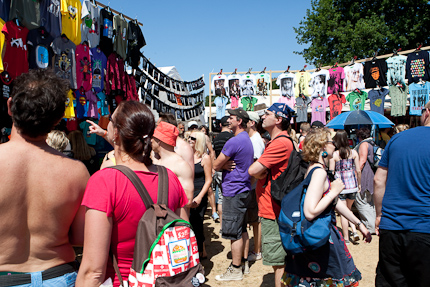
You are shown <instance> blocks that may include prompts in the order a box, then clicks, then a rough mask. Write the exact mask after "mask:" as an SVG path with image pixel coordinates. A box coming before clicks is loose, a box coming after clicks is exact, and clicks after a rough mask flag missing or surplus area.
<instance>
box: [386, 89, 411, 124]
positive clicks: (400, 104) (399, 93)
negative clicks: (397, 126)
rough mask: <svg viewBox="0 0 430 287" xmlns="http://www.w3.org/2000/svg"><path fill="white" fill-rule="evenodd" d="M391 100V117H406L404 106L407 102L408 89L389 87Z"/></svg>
mask: <svg viewBox="0 0 430 287" xmlns="http://www.w3.org/2000/svg"><path fill="white" fill-rule="evenodd" d="M388 90H389V91H390V98H391V116H393V117H401V116H404V115H406V104H407V101H408V94H409V87H408V86H406V85H403V86H400V87H399V86H389V87H388Z"/></svg>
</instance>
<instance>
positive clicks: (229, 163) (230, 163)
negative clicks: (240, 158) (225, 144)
mask: <svg viewBox="0 0 430 287" xmlns="http://www.w3.org/2000/svg"><path fill="white" fill-rule="evenodd" d="M235 168H236V163H235V162H234V161H232V160H229V161H227V162H226V163H225V164H224V165H223V166H222V169H225V170H228V171H232V170H234V169H235Z"/></svg>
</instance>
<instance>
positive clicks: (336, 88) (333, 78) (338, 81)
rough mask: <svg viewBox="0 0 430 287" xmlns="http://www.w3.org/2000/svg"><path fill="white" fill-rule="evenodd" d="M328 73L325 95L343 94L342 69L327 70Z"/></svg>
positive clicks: (343, 76) (343, 73) (343, 75)
mask: <svg viewBox="0 0 430 287" xmlns="http://www.w3.org/2000/svg"><path fill="white" fill-rule="evenodd" d="M328 71H329V73H330V79H329V80H328V88H327V93H329V94H334V93H336V92H343V89H344V87H343V86H344V84H343V82H344V79H345V70H344V68H343V67H333V68H331V69H330V70H328Z"/></svg>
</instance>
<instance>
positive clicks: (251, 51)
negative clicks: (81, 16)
mask: <svg viewBox="0 0 430 287" xmlns="http://www.w3.org/2000/svg"><path fill="white" fill-rule="evenodd" d="M101 2H102V3H103V4H106V5H108V4H109V6H110V7H111V8H112V9H115V10H118V11H122V12H123V13H124V14H125V15H127V16H130V17H132V18H135V17H136V16H137V19H138V21H139V22H141V23H143V27H142V31H143V34H144V36H145V39H146V43H147V45H146V46H145V47H144V48H143V49H142V50H143V53H144V55H145V56H146V57H147V58H150V61H151V62H152V63H154V64H155V65H156V66H157V67H164V66H175V67H176V69H177V70H178V72H179V73H180V74H181V77H182V78H183V80H185V81H191V80H194V79H197V78H198V77H200V76H201V75H202V74H204V75H205V81H206V87H207V88H206V92H208V86H209V85H208V79H209V73H210V72H219V70H220V69H221V68H222V69H223V70H224V72H233V71H234V69H235V68H237V69H238V71H248V69H249V68H253V69H252V70H253V71H261V70H262V69H263V68H264V67H267V70H285V69H286V68H287V67H288V66H289V65H290V66H291V69H292V70H293V69H294V70H300V69H302V68H303V66H304V65H305V64H306V63H305V60H304V59H303V57H301V56H300V55H296V54H294V53H293V51H298V50H302V49H303V46H300V45H298V44H297V40H296V37H295V36H296V35H295V33H294V30H293V27H298V26H299V22H300V21H301V20H302V19H303V18H304V16H305V15H306V9H309V8H310V7H311V5H310V0H298V1H297V0H296V1H293V0H274V1H254V0H248V1H242V0H230V1H226V0H219V1H203V0H186V1H175V0H166V1H162V0H158V1H142V0H140V1H137V0H133V1H130V0H122V1H120V0H112V1H110V2H107V1H101ZM310 67H311V66H310V65H308V68H310Z"/></svg>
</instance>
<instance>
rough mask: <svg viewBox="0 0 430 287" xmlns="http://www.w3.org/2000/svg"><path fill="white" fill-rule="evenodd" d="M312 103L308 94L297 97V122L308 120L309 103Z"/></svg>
mask: <svg viewBox="0 0 430 287" xmlns="http://www.w3.org/2000/svg"><path fill="white" fill-rule="evenodd" d="M310 103H311V99H310V98H309V97H307V96H301V97H297V98H296V108H297V118H296V122H298V123H301V122H307V121H308V105H309V104H310Z"/></svg>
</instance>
